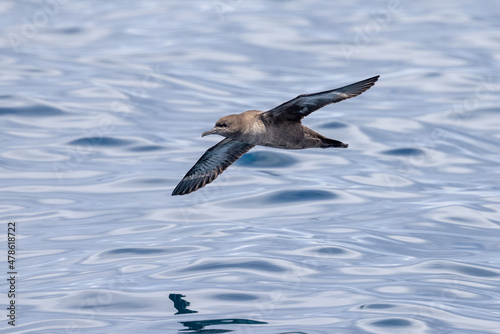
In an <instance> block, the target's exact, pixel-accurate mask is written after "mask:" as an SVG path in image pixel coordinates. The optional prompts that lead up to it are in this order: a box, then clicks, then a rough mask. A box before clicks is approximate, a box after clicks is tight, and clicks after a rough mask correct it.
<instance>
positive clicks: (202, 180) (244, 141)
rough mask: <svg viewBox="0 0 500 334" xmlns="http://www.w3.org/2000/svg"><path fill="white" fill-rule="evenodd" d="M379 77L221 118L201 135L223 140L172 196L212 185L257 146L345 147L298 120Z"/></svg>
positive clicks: (202, 158) (357, 90)
mask: <svg viewBox="0 0 500 334" xmlns="http://www.w3.org/2000/svg"><path fill="white" fill-rule="evenodd" d="M377 80H378V76H375V77H372V78H369V79H366V80H363V81H360V82H357V83H354V84H351V85H348V86H345V87H341V88H337V89H334V90H329V91H325V92H320V93H315V94H305V95H299V96H297V97H296V98H295V99H292V100H290V101H288V102H285V103H283V104H281V105H279V106H277V107H276V108H273V109H271V110H269V111H259V110H248V111H245V112H243V113H241V114H234V115H228V116H224V117H222V118H221V119H219V120H218V121H217V122H216V124H215V127H214V128H213V129H212V130H210V131H206V132H204V133H203V134H202V136H206V135H210V134H218V135H221V136H223V137H226V138H225V139H223V140H222V141H220V142H219V143H218V144H217V145H215V146H213V147H211V148H210V149H208V150H207V152H205V154H204V155H203V156H202V157H201V158H200V159H199V160H198V162H197V163H196V164H195V165H194V166H193V168H191V169H190V170H189V172H188V173H187V174H186V176H184V178H183V179H182V180H181V182H180V183H179V184H178V185H177V187H176V188H175V189H174V191H173V192H172V195H185V194H188V193H190V192H193V191H196V190H198V189H199V188H201V187H203V186H205V185H206V184H208V183H210V182H212V181H213V180H214V179H215V178H216V177H217V176H218V175H220V174H221V173H222V172H223V171H224V170H225V169H226V168H227V167H229V166H230V165H231V164H232V163H233V162H234V161H236V160H238V159H239V158H240V157H241V156H242V155H243V154H245V153H246V152H248V151H249V150H250V149H252V147H254V146H256V145H261V146H269V147H275V148H281V149H292V150H293V149H305V148H328V147H342V148H346V147H347V146H348V145H347V144H344V143H342V142H340V141H338V140H335V139H330V138H327V137H325V136H323V135H321V134H319V133H317V132H315V131H313V130H311V129H309V128H308V127H306V126H304V125H302V123H301V120H302V118H304V117H305V116H307V115H309V114H310V113H312V112H313V111H315V110H317V109H319V108H321V107H323V106H325V105H327V104H330V103H335V102H340V101H342V100H345V99H348V98H351V97H354V96H357V95H359V94H361V93H362V92H364V91H366V90H367V89H369V88H370V87H371V86H373V84H374V83H375V82H376V81H377Z"/></svg>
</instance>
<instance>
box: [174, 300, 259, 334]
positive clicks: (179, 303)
mask: <svg viewBox="0 0 500 334" xmlns="http://www.w3.org/2000/svg"><path fill="white" fill-rule="evenodd" d="M183 297H186V296H184V295H181V294H175V293H171V294H170V295H169V296H168V298H170V300H171V301H173V302H174V307H175V309H176V310H177V313H175V314H176V315H177V314H188V313H198V311H193V310H190V309H188V308H187V307H188V306H189V305H190V303H189V302H188V301H186V300H184V299H183ZM180 323H181V324H183V325H184V326H185V327H187V329H183V330H181V331H182V332H187V331H192V332H190V333H227V332H232V331H233V330H230V329H204V328H205V327H207V326H214V325H265V324H267V322H263V321H256V320H249V319H214V320H194V321H180Z"/></svg>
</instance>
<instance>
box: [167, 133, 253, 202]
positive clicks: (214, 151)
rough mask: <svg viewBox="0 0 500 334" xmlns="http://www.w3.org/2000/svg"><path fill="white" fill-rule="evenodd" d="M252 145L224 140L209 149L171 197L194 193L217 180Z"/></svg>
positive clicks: (228, 139)
mask: <svg viewBox="0 0 500 334" xmlns="http://www.w3.org/2000/svg"><path fill="white" fill-rule="evenodd" d="M252 147H254V145H251V144H247V143H243V142H241V141H237V140H233V139H230V138H226V139H223V140H221V141H220V142H219V143H218V144H217V145H215V146H212V147H211V148H209V149H208V150H207V151H206V152H205V154H203V155H202V156H201V158H200V160H198V162H196V164H195V165H194V166H193V167H192V168H191V169H190V170H189V172H187V174H186V176H184V178H183V179H182V180H181V182H179V184H178V185H177V187H175V189H174V191H173V192H172V196H175V195H185V194H189V193H190V192H193V191H196V190H198V189H200V188H202V187H204V186H205V185H207V184H209V183H210V182H212V181H213V180H215V179H216V178H217V176H219V175H220V174H221V173H222V172H223V171H224V170H225V169H226V168H227V167H229V166H231V164H232V163H233V162H235V161H236V160H238V159H239V158H240V157H241V156H242V155H243V154H245V153H246V152H248V151H249V150H250V149H251V148H252Z"/></svg>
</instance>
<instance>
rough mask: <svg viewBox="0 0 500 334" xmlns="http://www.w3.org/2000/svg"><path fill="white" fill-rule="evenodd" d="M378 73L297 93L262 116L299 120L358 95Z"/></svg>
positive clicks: (372, 81)
mask: <svg viewBox="0 0 500 334" xmlns="http://www.w3.org/2000/svg"><path fill="white" fill-rule="evenodd" d="M378 77H379V76H378V75H377V76H374V77H372V78H369V79H366V80H363V81H359V82H356V83H353V84H351V85H348V86H344V87H341V88H337V89H333V90H327V91H324V92H320V93H314V94H304V95H299V96H297V97H296V98H294V99H292V100H290V101H288V102H285V103H283V104H280V105H279V106H277V107H276V108H273V109H271V110H269V111H266V112H265V113H264V114H263V115H262V116H264V117H273V118H283V119H288V120H293V121H300V120H301V119H302V118H304V117H306V116H307V115H309V114H310V113H312V112H313V111H316V110H318V109H319V108H322V107H324V106H326V105H327V104H330V103H335V102H340V101H342V100H345V99H349V98H351V97H355V96H358V95H359V94H361V93H363V92H364V91H365V90H367V89H368V88H370V87H371V86H373V85H374V84H375V82H376V81H377V80H378Z"/></svg>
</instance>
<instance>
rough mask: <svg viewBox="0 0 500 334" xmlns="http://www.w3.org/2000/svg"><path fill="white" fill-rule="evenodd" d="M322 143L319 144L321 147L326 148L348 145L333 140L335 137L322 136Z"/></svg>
mask: <svg viewBox="0 0 500 334" xmlns="http://www.w3.org/2000/svg"><path fill="white" fill-rule="evenodd" d="M322 141H323V144H322V145H321V148H328V147H342V148H347V147H348V146H349V145H347V144H345V143H343V142H341V141H338V140H335V139H330V138H326V137H325V138H322Z"/></svg>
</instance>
